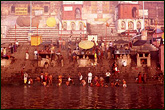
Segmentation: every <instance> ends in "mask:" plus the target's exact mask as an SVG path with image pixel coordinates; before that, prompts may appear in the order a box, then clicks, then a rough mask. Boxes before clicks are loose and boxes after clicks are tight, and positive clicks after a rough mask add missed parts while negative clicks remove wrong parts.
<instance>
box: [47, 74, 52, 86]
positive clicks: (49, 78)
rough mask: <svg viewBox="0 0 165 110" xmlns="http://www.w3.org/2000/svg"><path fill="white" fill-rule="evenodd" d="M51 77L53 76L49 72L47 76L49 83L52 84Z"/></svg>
mask: <svg viewBox="0 0 165 110" xmlns="http://www.w3.org/2000/svg"><path fill="white" fill-rule="evenodd" d="M52 79H53V76H52V75H51V74H50V75H49V76H48V80H49V85H52Z"/></svg>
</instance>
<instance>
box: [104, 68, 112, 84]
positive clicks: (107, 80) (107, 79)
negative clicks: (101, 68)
mask: <svg viewBox="0 0 165 110" xmlns="http://www.w3.org/2000/svg"><path fill="white" fill-rule="evenodd" d="M105 76H106V77H105V82H106V85H108V83H109V79H110V76H111V73H110V72H109V71H108V70H107V72H106V73H105Z"/></svg>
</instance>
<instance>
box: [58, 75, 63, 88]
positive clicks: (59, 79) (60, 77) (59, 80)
mask: <svg viewBox="0 0 165 110" xmlns="http://www.w3.org/2000/svg"><path fill="white" fill-rule="evenodd" d="M62 77H63V76H62V75H59V76H58V86H61V84H62Z"/></svg>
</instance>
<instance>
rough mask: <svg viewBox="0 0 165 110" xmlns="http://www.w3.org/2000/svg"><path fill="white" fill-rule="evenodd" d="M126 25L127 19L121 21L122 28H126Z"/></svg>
mask: <svg viewBox="0 0 165 110" xmlns="http://www.w3.org/2000/svg"><path fill="white" fill-rule="evenodd" d="M125 28H126V26H125V21H122V22H121V29H123V30H125Z"/></svg>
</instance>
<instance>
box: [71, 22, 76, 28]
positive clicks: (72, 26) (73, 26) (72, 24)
mask: <svg viewBox="0 0 165 110" xmlns="http://www.w3.org/2000/svg"><path fill="white" fill-rule="evenodd" d="M75 29H76V24H75V23H74V22H71V30H75Z"/></svg>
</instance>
